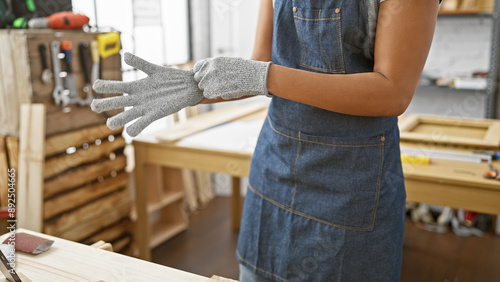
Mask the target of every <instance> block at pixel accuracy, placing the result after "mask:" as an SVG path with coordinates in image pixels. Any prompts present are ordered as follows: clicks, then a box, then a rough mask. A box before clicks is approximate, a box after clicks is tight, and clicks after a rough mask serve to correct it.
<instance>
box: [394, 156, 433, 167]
mask: <svg viewBox="0 0 500 282" xmlns="http://www.w3.org/2000/svg"><path fill="white" fill-rule="evenodd" d="M401 161H402V162H403V163H409V164H422V165H429V164H431V158H430V157H426V156H410V155H406V154H401Z"/></svg>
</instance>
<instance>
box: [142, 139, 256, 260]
mask: <svg viewBox="0 0 500 282" xmlns="http://www.w3.org/2000/svg"><path fill="white" fill-rule="evenodd" d="M134 152H135V168H134V176H135V187H136V189H135V194H136V199H135V202H136V211H137V221H136V233H135V234H134V237H135V240H136V244H137V246H138V249H139V257H140V258H142V259H144V260H151V248H152V247H154V245H152V243H153V242H161V241H162V240H161V238H160V239H158V238H155V236H160V237H161V236H170V234H168V233H167V234H165V235H163V234H153V231H154V230H152V228H151V226H150V224H149V214H148V207H147V197H148V196H147V188H145V183H146V181H145V180H146V179H145V173H146V172H145V169H146V164H154V165H161V166H165V167H171V168H181V169H194V170H203V171H209V172H214V173H224V174H228V175H230V176H231V177H232V211H231V217H232V224H233V228H234V229H236V230H237V229H239V224H240V219H241V207H242V203H241V195H240V178H241V177H246V176H248V173H249V171H250V161H251V158H252V154H251V153H245V152H231V151H223V150H213V149H203V148H195V147H189V146H182V145H179V144H177V143H161V142H159V141H158V140H157V139H156V138H155V137H154V136H148V137H141V138H139V139H136V140H134ZM165 238H166V237H165ZM163 241H164V240H163ZM155 244H157V243H155Z"/></svg>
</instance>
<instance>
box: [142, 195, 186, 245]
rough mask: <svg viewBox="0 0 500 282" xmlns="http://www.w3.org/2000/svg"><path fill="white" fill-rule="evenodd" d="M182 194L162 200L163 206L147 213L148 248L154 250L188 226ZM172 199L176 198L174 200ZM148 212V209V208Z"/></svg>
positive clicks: (158, 206)
mask: <svg viewBox="0 0 500 282" xmlns="http://www.w3.org/2000/svg"><path fill="white" fill-rule="evenodd" d="M183 195H184V193H180V194H179V193H175V194H172V196H170V197H166V199H163V200H162V203H163V202H164V206H163V207H160V205H157V206H156V208H157V209H156V210H155V211H152V212H151V213H149V216H148V217H149V221H150V224H151V237H150V240H149V244H150V248H154V247H156V246H158V245H160V244H161V243H163V242H165V241H166V240H168V239H170V238H172V237H173V236H175V235H176V234H178V233H179V232H181V231H183V230H186V228H187V227H188V224H189V220H188V217H187V215H186V212H185V210H184V197H183ZM174 198H177V199H176V200H174ZM148 210H149V208H148Z"/></svg>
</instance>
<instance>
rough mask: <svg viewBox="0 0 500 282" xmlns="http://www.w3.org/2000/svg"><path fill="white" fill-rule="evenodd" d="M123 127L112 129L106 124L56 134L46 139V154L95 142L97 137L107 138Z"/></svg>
mask: <svg viewBox="0 0 500 282" xmlns="http://www.w3.org/2000/svg"><path fill="white" fill-rule="evenodd" d="M121 132H122V129H118V130H111V129H109V128H108V127H107V126H106V125H105V124H101V125H97V126H92V127H87V128H84V129H80V130H74V131H70V132H67V133H63V134H59V135H54V136H52V137H49V138H47V139H46V140H45V156H51V155H54V154H57V153H63V152H65V151H66V149H67V148H69V147H77V148H78V147H81V146H82V145H83V144H85V143H87V144H88V143H93V142H94V141H95V140H96V139H101V140H102V139H107V138H108V136H110V135H117V134H120V133H121Z"/></svg>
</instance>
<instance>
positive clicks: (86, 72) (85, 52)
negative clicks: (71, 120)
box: [78, 42, 94, 105]
mask: <svg viewBox="0 0 500 282" xmlns="http://www.w3.org/2000/svg"><path fill="white" fill-rule="evenodd" d="M78 51H79V52H80V64H81V67H82V72H83V76H84V78H85V87H83V92H85V93H87V97H85V99H80V105H90V104H91V103H92V100H94V95H92V85H91V84H90V81H91V80H90V55H89V44H88V43H87V42H82V43H80V44H79V45H78Z"/></svg>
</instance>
